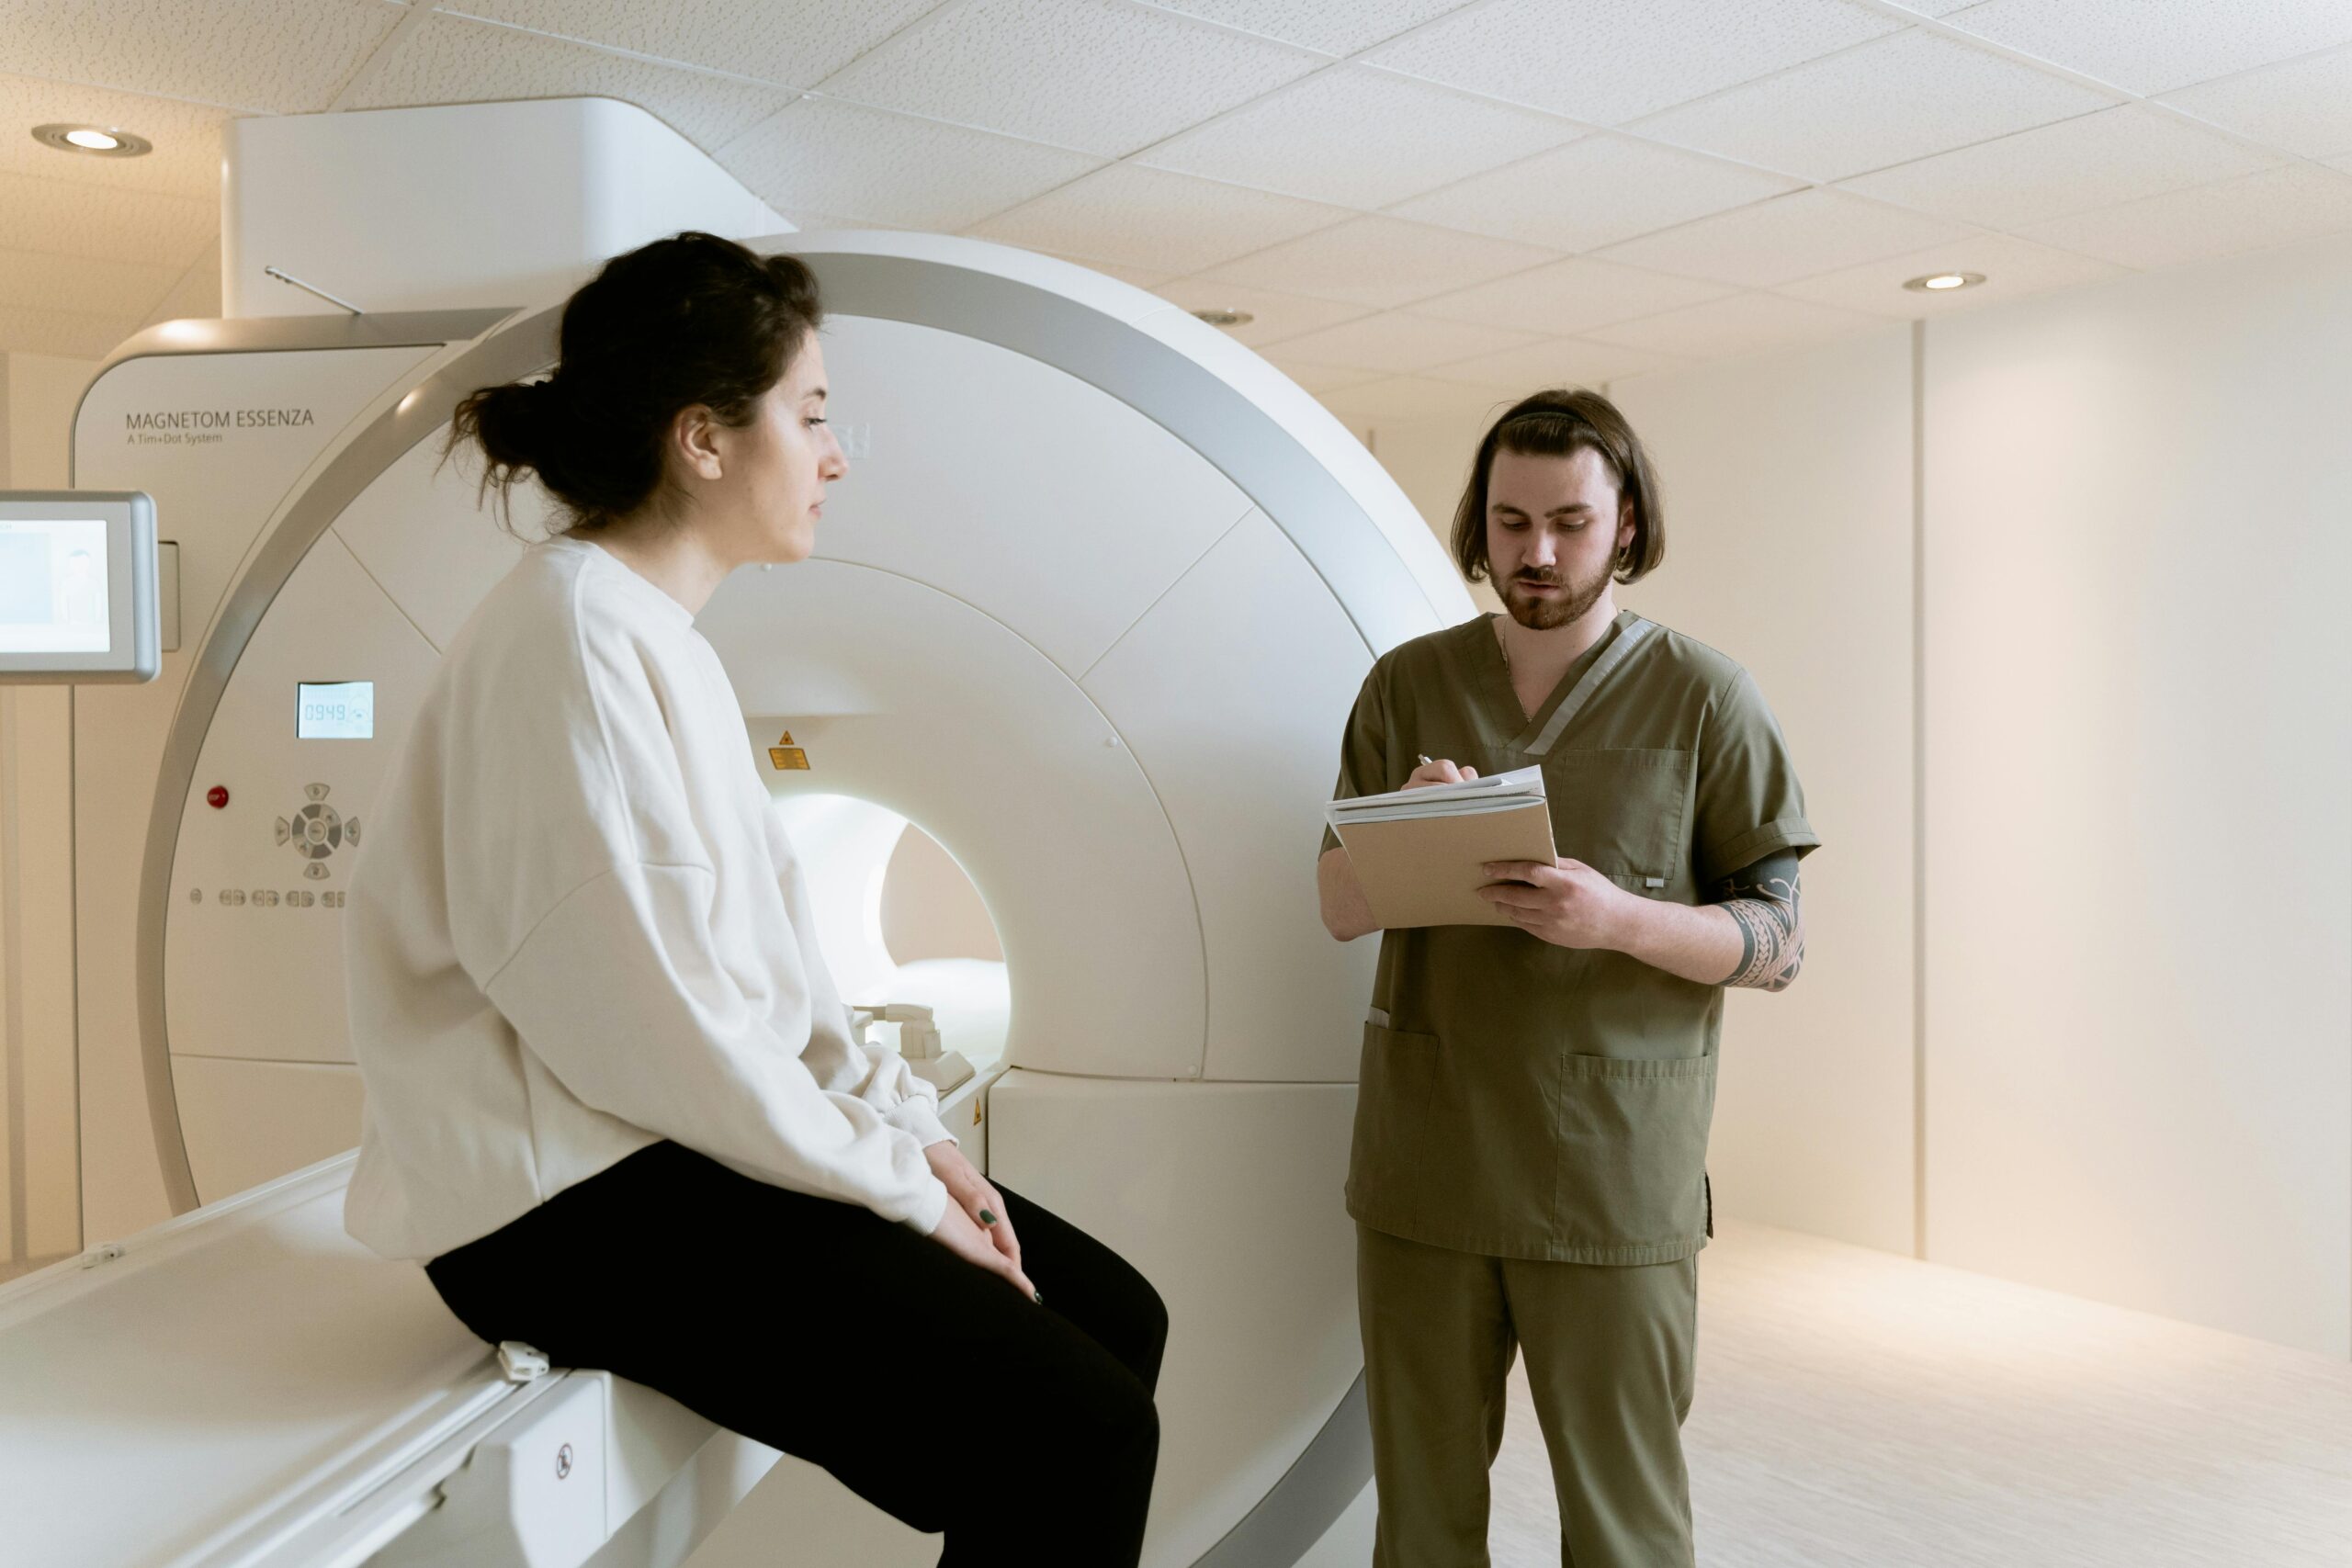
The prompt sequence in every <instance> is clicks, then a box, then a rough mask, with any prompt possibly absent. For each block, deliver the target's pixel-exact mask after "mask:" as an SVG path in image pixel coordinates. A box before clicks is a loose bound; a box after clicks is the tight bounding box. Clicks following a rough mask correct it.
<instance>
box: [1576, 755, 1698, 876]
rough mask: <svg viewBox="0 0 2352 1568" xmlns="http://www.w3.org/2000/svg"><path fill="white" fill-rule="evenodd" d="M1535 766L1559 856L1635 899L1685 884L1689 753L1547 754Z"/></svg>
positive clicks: (1691, 757)
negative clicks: (1630, 892)
mask: <svg viewBox="0 0 2352 1568" xmlns="http://www.w3.org/2000/svg"><path fill="white" fill-rule="evenodd" d="M1543 761H1544V794H1545V795H1546V796H1548V797H1549V799H1550V801H1551V804H1552V841H1553V844H1554V846H1555V848H1556V849H1557V850H1558V851H1559V852H1560V854H1561V855H1562V856H1563V857H1565V858H1566V859H1568V860H1576V861H1582V862H1583V863H1585V864H1587V865H1589V866H1590V867H1592V869H1593V870H1595V871H1597V872H1600V874H1602V875H1604V876H1606V877H1608V878H1609V879H1610V880H1611V881H1612V882H1614V883H1616V884H1617V885H1618V886H1622V887H1626V888H1630V889H1632V890H1633V891H1634V892H1637V893H1645V894H1656V893H1658V892H1660V891H1663V890H1664V889H1666V888H1668V887H1672V886H1677V885H1679V884H1680V883H1681V882H1682V881H1683V880H1684V879H1685V877H1686V876H1687V874H1688V871H1687V868H1688V866H1689V863H1690V858H1691V856H1690V851H1689V848H1688V846H1687V844H1686V842H1685V840H1686V836H1687V835H1686V833H1685V831H1684V829H1685V823H1686V820H1687V818H1688V816H1689V811H1690V800H1691V767H1692V762H1693V761H1694V757H1693V754H1692V753H1691V752H1690V751H1687V750H1678V749H1668V748H1656V749H1627V750H1589V751H1555V752H1554V753H1553V754H1552V755H1551V756H1548V757H1546V758H1544V760H1543Z"/></svg>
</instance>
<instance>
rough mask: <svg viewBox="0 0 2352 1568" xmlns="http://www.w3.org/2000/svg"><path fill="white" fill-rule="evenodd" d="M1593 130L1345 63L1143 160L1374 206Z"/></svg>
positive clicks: (1315, 197)
mask: <svg viewBox="0 0 2352 1568" xmlns="http://www.w3.org/2000/svg"><path fill="white" fill-rule="evenodd" d="M1581 134H1583V132H1582V130H1581V128H1579V127H1577V126H1574V125H1570V124H1569V123H1568V122H1567V121H1566V120H1563V119H1558V118H1554V117H1552V116H1550V115H1544V114H1537V113H1535V112H1534V111H1533V110H1531V109H1522V108H1513V107H1510V106H1508V105H1504V104H1495V103H1488V102H1487V101H1485V100H1484V99H1480V98H1471V97H1464V96H1463V95H1462V94H1460V93H1455V92H1450V91H1448V90H1447V89H1445V88H1443V87H1432V86H1430V85H1429V84H1428V83H1426V82H1415V81H1411V80H1409V79H1408V78H1406V77H1402V76H1392V75H1388V74H1386V73H1382V72H1378V71H1367V70H1364V69H1363V68H1362V67H1360V66H1346V65H1343V66H1339V67H1337V68H1335V69H1332V70H1329V71H1326V72H1324V73H1321V74H1319V75H1316V76H1310V77H1308V78H1307V79H1306V81H1304V82H1295V83H1293V84H1292V85H1289V86H1287V87H1284V88H1283V89H1281V90H1280V91H1279V92H1275V93H1271V94H1269V95H1268V96H1265V97H1262V98H1261V99H1259V100H1258V101H1257V102H1256V103H1253V104H1249V105H1246V106H1244V107H1241V108H1238V109H1236V110H1234V111H1233V112H1232V113H1231V114H1228V115H1226V116H1223V117H1222V118H1217V119H1215V120H1212V121H1210V122H1209V123H1208V124H1206V125H1204V126H1199V127H1197V128H1195V129H1193V130H1188V131H1185V132H1184V133H1183V134H1182V135H1181V136H1178V137H1175V138H1174V139H1172V140H1170V141H1164V142H1162V143H1160V144H1159V146H1157V147H1154V148H1153V149H1151V150H1150V151H1149V152H1145V153H1143V154H1141V156H1140V157H1139V158H1138V160H1137V161H1138V162H1140V163H1145V164H1150V165H1152V166H1153V167H1154V168H1160V169H1175V170H1178V171H1181V172H1182V173H1184V174H1190V175H1207V176H1208V177H1209V178H1211V179H1218V180H1231V181H1233V182H1235V183H1236V184H1238V185H1246V186H1260V187H1261V188H1262V189H1265V190H1278V191H1284V192H1287V193H1289V194H1290V195H1292V196H1303V197H1310V198H1312V199H1313V200H1316V201H1330V202H1337V203H1339V204H1340V206H1343V207H1360V208H1374V207H1385V206H1387V205H1388V204H1389V203H1390V202H1392V201H1401V200H1403V199H1404V198H1405V197H1409V196H1416V195H1419V193H1420V192H1422V191H1425V190H1428V189H1429V188H1430V187H1431V186H1441V185H1444V184H1447V183H1448V182H1450V181H1453V180H1457V179H1460V178H1461V177H1462V176H1463V175H1472V174H1476V173H1477V172H1479V171H1480V170H1482V169H1491V168H1493V167H1494V166H1495V165H1496V164H1507V163H1510V161H1512V160H1513V159H1517V158H1523V157H1525V156H1527V155H1528V154H1529V153H1531V152H1542V151H1543V150H1544V149H1545V148H1547V147H1557V146H1558V145H1560V144H1561V143H1562V142H1564V141H1570V140H1572V139H1574V138H1575V137H1577V136H1579V135H1581Z"/></svg>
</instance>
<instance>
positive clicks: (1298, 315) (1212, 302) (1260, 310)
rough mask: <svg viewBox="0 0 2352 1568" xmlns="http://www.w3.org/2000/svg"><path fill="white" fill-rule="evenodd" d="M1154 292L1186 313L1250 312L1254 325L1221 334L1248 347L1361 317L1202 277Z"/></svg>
mask: <svg viewBox="0 0 2352 1568" xmlns="http://www.w3.org/2000/svg"><path fill="white" fill-rule="evenodd" d="M1153 292H1154V293H1156V294H1158V295H1159V297H1160V298H1161V299H1167V300H1170V301H1171V302H1173V303H1175V304H1178V305H1182V307H1183V308H1184V309H1185V310H1247V311H1249V312H1250V315H1251V316H1252V317H1253V318H1255V319H1254V320H1251V321H1245V322H1243V323H1242V324H1241V325H1239V326H1233V327H1227V328H1225V329H1223V330H1224V333H1225V335H1226V336H1227V337H1229V338H1231V339H1233V341H1234V342H1236V343H1243V344H1249V345H1250V347H1252V348H1257V347H1260V346H1261V345H1263V344H1272V343H1280V342H1282V341H1283V339H1285V338H1295V337H1297V336H1299V335H1301V334H1302V333H1311V332H1315V331H1317V330H1318V329H1320V328H1323V327H1331V326H1337V325H1339V324H1340V322H1341V321H1353V320H1355V319H1356V318H1357V317H1358V316H1361V315H1363V313H1364V307H1363V306H1362V305H1349V304H1345V303H1342V302H1340V301H1339V300H1336V299H1310V298H1308V297H1307V296H1306V295H1304V294H1277V293H1275V292H1274V291H1273V290H1272V289H1268V288H1243V287H1242V286H1241V285H1239V284H1238V283H1219V282H1217V281H1216V280H1215V279H1213V278H1206V277H1181V278H1178V279H1177V280H1175V281H1174V282H1172V283H1163V284H1161V285H1159V287H1158V288H1155V289H1154V290H1153Z"/></svg>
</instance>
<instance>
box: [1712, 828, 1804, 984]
mask: <svg viewBox="0 0 2352 1568" xmlns="http://www.w3.org/2000/svg"><path fill="white" fill-rule="evenodd" d="M1715 907H1716V908H1719V909H1722V910H1724V912H1725V913H1727V914H1729V915H1730V916H1731V918H1732V919H1734V920H1736V921H1737V922H1738V924H1739V934H1740V958H1739V967H1737V968H1736V969H1735V970H1733V971H1732V972H1731V975H1730V976H1728V977H1727V978H1726V979H1724V982H1723V984H1724V985H1726V986H1743V987H1750V988H1752V989H1755V990H1759V991H1785V990H1787V989H1788V988H1789V985H1790V983H1791V982H1792V981H1793V980H1794V979H1795V978H1796V977H1797V971H1799V970H1800V969H1803V968H1804V909H1803V907H1802V904H1801V902H1800V900H1799V895H1798V889H1797V857H1796V856H1795V855H1794V854H1792V853H1789V852H1781V853H1780V854H1776V855H1770V856H1767V857H1766V858H1765V859H1763V860H1760V861H1758V862H1757V863H1755V864H1754V865H1751V866H1746V867H1743V868H1742V869H1741V870H1739V871H1736V872H1734V873H1733V874H1731V875H1730V876H1727V877H1725V878H1724V880H1723V882H1722V883H1721V884H1719V885H1718V886H1717V888H1716V904H1715Z"/></svg>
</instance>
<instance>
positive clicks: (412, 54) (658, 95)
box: [347, 16, 794, 148]
mask: <svg viewBox="0 0 2352 1568" xmlns="http://www.w3.org/2000/svg"><path fill="white" fill-rule="evenodd" d="M571 96H601V97H608V98H619V99H621V100H622V101H623V102H625V103H631V104H635V105H636V106H637V107H639V108H641V109H643V110H645V111H646V112H647V113H648V114H650V115H652V116H654V117H655V118H658V119H661V120H662V121H664V122H666V123H667V124H668V125H670V126H671V127H672V128H673V130H676V131H677V132H678V134H680V135H681V136H684V138H685V139H686V140H687V141H692V142H694V143H695V144H696V145H697V146H700V147H704V148H711V147H718V146H720V145H722V144H724V143H725V142H727V141H729V140H731V139H732V138H734V137H736V136H738V135H741V133H742V132H744V131H746V130H750V129H751V128H752V126H754V125H756V124H758V123H759V122H760V121H761V120H763V119H765V118H767V117H768V116H770V115H772V114H774V113H775V111H776V110H778V109H780V108H782V107H784V106H785V105H786V104H788V103H790V102H792V100H793V96H794V95H793V94H792V93H790V92H789V91H787V90H786V89H784V88H781V87H772V86H765V85H760V84H758V83H753V82H741V81H736V80H733V79H731V78H729V77H724V76H712V75H707V74H705V73H702V72H699V71H689V70H686V69H684V68H683V67H679V66H674V65H661V64H656V63H654V62H651V61H646V60H639V59H636V58H634V57H633V56H629V55H625V54H611V53H607V52H605V51H603V50H599V49H591V48H589V47H588V46H587V45H586V44H579V43H572V42H570V41H568V40H566V39H554V38H548V37H546V36H544V35H542V34H539V33H530V32H522V31H519V30H517V29H515V28H504V27H498V26H495V25H493V24H492V23H489V22H469V21H467V20H465V19H464V18H462V17H447V16H435V17H428V18H427V19H426V20H425V22H424V26H422V27H420V28H417V29H416V30H415V31H414V32H412V33H410V34H409V35H408V36H407V37H406V38H405V39H402V40H401V45H400V47H399V48H398V49H397V50H395V51H393V52H392V54H391V57H390V59H389V60H387V61H385V62H383V63H382V65H381V66H380V68H379V69H378V70H377V71H376V72H375V73H374V74H373V75H372V76H371V77H370V78H369V79H368V82H367V84H366V85H364V86H362V87H361V88H360V90H359V92H358V93H357V94H356V101H355V102H353V103H352V104H350V105H349V106H347V107H352V108H390V107H396V106H401V105H407V104H469V103H483V102H490V101H494V100H497V99H502V98H555V97H571Z"/></svg>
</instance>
